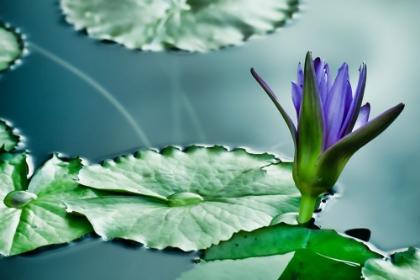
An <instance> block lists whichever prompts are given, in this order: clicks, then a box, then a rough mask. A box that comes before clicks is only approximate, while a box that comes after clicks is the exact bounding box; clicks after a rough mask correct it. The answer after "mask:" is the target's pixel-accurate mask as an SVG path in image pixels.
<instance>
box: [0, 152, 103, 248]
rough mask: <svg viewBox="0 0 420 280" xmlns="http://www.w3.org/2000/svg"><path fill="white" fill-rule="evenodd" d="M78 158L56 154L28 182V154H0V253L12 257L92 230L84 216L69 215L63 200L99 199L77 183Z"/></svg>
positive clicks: (79, 166)
mask: <svg viewBox="0 0 420 280" xmlns="http://www.w3.org/2000/svg"><path fill="white" fill-rule="evenodd" d="M80 168H81V164H80V160H79V159H72V160H70V161H63V160H61V159H59V158H58V157H57V156H56V155H54V156H53V157H52V158H51V159H50V160H48V161H47V162H46V163H45V164H44V165H43V166H42V167H41V168H40V169H38V170H37V172H36V173H35V175H34V176H33V177H32V179H31V181H30V183H29V186H28V181H27V165H26V154H25V153H19V154H2V155H0V228H1V230H0V254H3V255H6V256H10V255H16V254H20V253H23V252H27V251H30V250H33V249H36V248H38V247H41V246H45V245H50V244H59V243H65V242H68V241H71V240H74V239H76V238H78V237H80V236H82V235H84V234H86V233H89V232H91V231H92V227H91V225H90V224H89V222H88V221H87V220H86V218H85V217H77V216H71V215H69V214H67V212H66V210H65V206H64V204H63V202H62V201H61V200H62V199H69V198H87V197H96V194H95V191H94V190H92V189H89V188H85V187H80V186H79V185H78V184H77V183H76V182H75V180H76V179H77V174H78V172H79V170H80Z"/></svg>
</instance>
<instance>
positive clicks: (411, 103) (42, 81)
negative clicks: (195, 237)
mask: <svg viewBox="0 0 420 280" xmlns="http://www.w3.org/2000/svg"><path fill="white" fill-rule="evenodd" d="M419 10H420V2H419V1H414V0H411V1H410V0H405V1H398V2H397V1H392V0H387V1H384V0H372V1H363V0H353V1H334V0H319V1H303V3H302V5H301V11H300V12H299V13H298V14H297V15H296V16H295V17H294V20H293V21H291V22H290V23H289V24H287V26H286V27H285V28H283V29H281V30H280V31H278V32H275V33H274V34H271V35H268V36H265V37H262V38H257V39H252V40H250V41H248V42H246V43H244V44H243V45H242V46H239V47H229V48H225V49H223V50H219V51H213V52H210V53H206V54H197V53H184V52H175V51H171V52H159V53H152V52H140V51H133V50H128V49H126V48H124V47H122V46H120V45H117V44H112V43H102V42H99V41H96V40H93V39H90V38H88V37H87V36H86V35H85V34H84V33H82V32H76V31H74V29H73V26H71V25H69V24H67V23H66V22H65V21H64V18H63V16H62V14H61V11H60V9H59V3H58V1H56V0H49V1H42V3H41V1H24V0H15V1H1V2H0V20H1V21H3V22H7V23H9V24H10V25H12V26H13V27H17V28H19V29H20V31H21V32H22V33H23V34H24V35H25V36H26V41H27V49H28V54H27V55H25V56H24V57H23V59H22V63H21V65H18V67H16V68H15V69H13V70H11V71H7V72H4V73H2V74H1V75H0V100H1V102H0V117H1V118H3V119H6V120H9V121H10V122H11V123H12V124H13V126H14V127H16V128H18V129H19V131H20V133H21V135H23V136H24V137H25V147H26V148H27V149H28V150H29V151H30V154H31V155H32V157H33V165H34V166H35V167H37V166H39V165H40V164H41V163H42V162H43V161H44V160H46V159H47V158H48V157H49V155H50V154H51V153H52V152H60V153H63V154H65V155H67V156H71V157H73V156H77V155H80V156H81V157H82V158H84V159H86V160H87V161H89V162H99V161H101V160H103V159H105V158H110V157H114V156H117V155H120V154H124V153H128V152H133V151H136V150H138V149H141V148H145V147H156V148H162V147H164V146H166V145H179V146H187V145H190V144H196V143H202V144H223V145H227V146H230V147H238V146H245V147H249V148H251V149H252V150H254V151H258V152H265V151H268V152H272V153H278V154H282V155H284V156H286V157H289V158H291V157H292V156H293V145H292V141H291V138H290V135H289V132H288V131H287V127H286V125H285V124H284V122H283V120H282V118H281V116H280V114H279V113H278V111H277V110H276V108H275V107H274V105H273V104H272V103H271V101H270V100H269V98H267V96H266V95H265V93H264V92H263V90H262V89H261V88H260V87H259V86H258V84H257V83H256V82H255V81H254V80H253V78H252V77H251V75H250V73H249V68H251V67H254V68H255V69H256V70H258V72H259V74H260V75H261V76H262V77H263V78H264V79H265V80H266V81H267V83H268V84H269V85H270V86H271V88H272V89H273V90H274V91H275V92H276V93H277V95H278V96H279V98H280V100H281V101H282V103H283V104H284V106H285V107H286V110H287V111H288V112H293V106H292V102H291V100H290V81H291V80H295V69H296V65H297V62H298V61H301V62H303V60H304V56H305V53H306V52H307V51H308V50H311V51H312V52H313V54H314V56H320V57H322V58H323V59H325V60H327V61H328V62H329V64H330V67H331V69H334V71H335V69H338V67H339V66H340V65H341V63H342V62H344V61H346V62H348V63H349V65H350V73H351V78H352V81H353V84H355V83H356V82H357V81H356V78H357V73H358V72H357V69H358V67H359V65H360V63H361V62H362V61H365V62H366V63H367V66H368V79H367V88H366V92H365V101H369V102H370V103H371V105H372V108H373V109H372V115H373V116H376V115H378V114H380V113H381V112H382V111H385V110H386V109H388V108H389V107H391V106H394V105H396V104H397V103H399V102H403V103H406V108H405V110H404V112H403V113H402V114H401V116H400V117H399V119H397V120H396V122H395V123H394V124H393V125H391V127H390V128H389V129H387V130H386V131H385V132H384V133H383V135H381V136H380V137H379V138H377V139H375V140H374V141H373V142H372V143H370V144H368V145H367V146H365V147H363V148H362V149H361V150H360V151H359V152H358V153H356V155H355V156H354V157H353V158H352V159H351V160H350V162H349V163H348V165H347V167H346V168H345V170H344V172H343V173H342V176H341V177H340V180H339V183H338V187H339V189H340V192H341V194H340V196H339V197H336V198H335V199H333V200H332V201H331V202H330V203H329V204H328V206H327V209H326V210H325V211H323V212H321V213H320V215H319V217H318V218H317V222H316V223H317V224H318V225H320V226H321V227H322V228H333V229H336V230H339V231H345V230H348V229H352V228H368V229H370V230H371V232H372V236H371V242H372V243H373V244H374V245H375V246H377V247H378V248H379V249H381V250H384V251H392V250H396V249H399V248H404V247H408V246H416V247H420V237H419V232H420V223H419V220H420V204H419V203H418V202H419V201H420V172H418V168H419V167H420V165H419V164H418V162H417V161H418V160H419V159H420V149H419V148H418V143H419V141H420V130H419V129H418V128H417V125H416V124H415V121H416V120H418V119H419V118H420V110H418V109H417V108H416V107H415V106H416V105H417V104H418V103H419V102H420V95H419V93H420V79H418V77H417V76H418V73H420V64H419V63H417V61H418V60H419V59H420V57H419V54H418V49H419V48H420V39H419V38H420V37H419V36H418V35H419V33H418V24H417V20H418V18H417V17H418V13H417V11H419ZM198 256H199V252H193V253H182V252H179V251H177V250H164V251H156V250H150V249H147V248H144V247H142V246H133V245H126V244H124V243H123V242H104V241H102V240H101V239H100V238H97V237H92V236H90V237H86V238H84V239H82V240H80V241H77V242H71V243H70V244H68V245H66V246H56V247H52V248H49V249H46V250H42V251H39V252H36V253H32V254H24V255H21V256H15V257H10V258H5V257H0V276H1V278H2V279H3V277H4V276H7V277H6V278H5V279H28V278H29V277H31V278H33V279H46V280H48V279H94V278H95V279H102V278H103V279H119V280H124V279H175V278H176V277H178V276H179V275H180V273H181V272H182V271H185V270H188V269H190V268H192V267H193V265H194V264H193V262H192V259H193V258H195V257H198Z"/></svg>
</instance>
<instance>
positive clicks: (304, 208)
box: [297, 195, 317, 224]
mask: <svg viewBox="0 0 420 280" xmlns="http://www.w3.org/2000/svg"><path fill="white" fill-rule="evenodd" d="M316 202H317V197H312V196H306V195H302V198H301V200H300V209H299V216H298V219H297V221H298V223H299V224H305V223H307V222H309V220H310V219H311V218H312V214H313V212H314V210H315V205H316Z"/></svg>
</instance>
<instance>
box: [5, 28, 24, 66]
mask: <svg viewBox="0 0 420 280" xmlns="http://www.w3.org/2000/svg"><path fill="white" fill-rule="evenodd" d="M21 54H22V47H21V43H20V38H19V36H18V35H17V34H16V33H15V32H13V31H12V30H11V29H9V28H6V27H4V26H2V25H0V71H2V70H5V69H7V68H9V66H10V65H11V64H13V62H14V61H15V60H16V59H18V58H19V57H20V55H21Z"/></svg>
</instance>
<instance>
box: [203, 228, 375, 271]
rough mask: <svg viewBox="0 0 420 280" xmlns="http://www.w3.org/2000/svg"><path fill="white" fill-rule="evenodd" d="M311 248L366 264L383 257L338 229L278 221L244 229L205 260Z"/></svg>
mask: <svg viewBox="0 0 420 280" xmlns="http://www.w3.org/2000/svg"><path fill="white" fill-rule="evenodd" d="M299 249H309V250H311V251H313V252H315V253H317V254H320V255H322V256H325V257H328V258H333V259H337V260H343V261H347V262H353V263H357V264H359V265H363V264H364V263H365V261H366V260H367V259H369V258H379V257H381V256H380V255H379V254H376V253H374V252H371V251H370V250H369V249H368V248H367V246H366V245H365V244H363V243H362V242H359V241H357V240H355V239H353V238H346V237H344V236H342V235H340V234H338V233H337V232H336V231H334V230H313V229H308V228H305V227H301V226H292V225H287V224H278V225H275V226H270V227H265V228H261V229H257V230H255V231H253V232H245V231H241V232H239V233H237V234H235V235H234V236H233V237H232V238H231V239H230V240H228V241H225V242H222V243H220V244H219V245H216V246H212V247H210V248H209V249H207V250H206V254H205V257H204V260H206V261H210V260H223V259H243V258H249V257H258V256H270V255H276V254H285V253H288V252H292V251H296V250H299Z"/></svg>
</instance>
